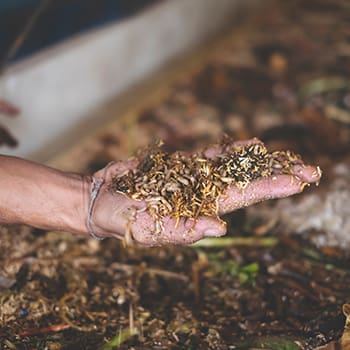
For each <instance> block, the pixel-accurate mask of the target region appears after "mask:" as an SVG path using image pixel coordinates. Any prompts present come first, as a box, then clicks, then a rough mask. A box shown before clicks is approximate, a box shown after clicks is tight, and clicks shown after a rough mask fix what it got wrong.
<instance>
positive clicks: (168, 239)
mask: <svg viewBox="0 0 350 350" xmlns="http://www.w3.org/2000/svg"><path fill="white" fill-rule="evenodd" d="M252 142H253V143H254V142H259V141H257V140H254V141H251V140H250V141H245V143H252ZM213 149H214V148H212V149H210V150H209V153H210V151H213ZM213 152H214V153H215V149H214V151H213ZM137 164H138V161H137V160H129V161H125V162H117V163H111V164H109V165H108V166H107V167H105V168H104V169H102V170H100V171H98V172H97V173H95V174H94V177H95V178H103V179H104V185H103V186H102V188H101V190H100V193H99V195H98V198H97V201H96V204H95V207H94V212H93V224H94V228H95V230H96V233H97V234H98V235H100V236H107V237H108V236H110V237H117V238H120V239H123V238H126V239H128V238H130V237H132V238H133V239H134V240H136V241H138V242H139V243H142V244H145V245H161V244H167V243H172V244H190V243H193V242H196V241H198V240H200V239H202V238H204V237H208V236H215V237H219V236H222V235H224V234H225V233H226V227H225V224H224V223H223V221H221V220H220V219H219V218H218V217H217V216H213V217H208V216H200V217H199V218H198V219H196V220H195V221H194V220H190V219H187V220H185V219H184V218H181V219H180V220H179V221H178V222H177V220H176V219H175V218H172V217H170V216H166V217H165V218H163V220H162V230H161V233H159V232H158V230H157V232H155V221H154V218H153V217H152V216H151V215H150V214H149V212H148V210H147V204H146V203H145V202H144V201H135V200H132V199H130V198H129V197H127V196H126V195H124V194H120V193H112V192H111V191H110V189H109V188H108V184H109V183H110V182H111V181H112V178H113V177H115V176H119V175H121V174H123V173H125V172H126V171H128V170H131V169H134V168H135V167H136V166H137ZM320 176H321V174H320V171H319V169H318V168H315V167H312V166H307V165H304V164H298V165H295V166H294V168H293V172H292V174H288V175H285V174H283V175H274V176H269V177H265V178H259V179H256V180H254V181H252V182H251V183H250V184H248V186H247V187H246V188H245V189H244V190H242V189H240V188H239V187H237V186H235V185H230V186H229V187H228V188H227V190H226V191H225V194H224V196H222V197H221V198H220V199H219V210H218V211H219V212H218V214H219V215H222V214H225V213H229V212H232V211H234V210H237V209H239V208H243V207H246V206H249V205H252V204H255V203H258V202H261V201H263V200H267V199H273V198H281V197H287V196H290V195H293V194H296V193H299V192H302V190H303V189H304V187H305V185H306V184H309V183H314V182H318V181H319V180H320Z"/></svg>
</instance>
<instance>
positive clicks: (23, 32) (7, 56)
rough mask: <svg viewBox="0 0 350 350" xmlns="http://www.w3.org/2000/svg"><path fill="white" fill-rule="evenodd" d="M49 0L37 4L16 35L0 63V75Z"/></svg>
mask: <svg viewBox="0 0 350 350" xmlns="http://www.w3.org/2000/svg"><path fill="white" fill-rule="evenodd" d="M50 1H51V0H42V1H41V2H40V4H39V6H38V7H37V8H36V9H35V10H34V12H33V13H32V14H31V15H30V17H29V18H28V20H27V22H26V23H25V25H24V27H23V29H22V30H21V32H20V33H19V34H18V35H17V37H16V39H15V41H14V42H13V43H12V45H11V46H10V48H9V49H8V51H7V52H6V54H5V55H4V57H3V59H2V60H1V62H0V73H1V72H2V71H3V69H4V67H5V66H6V65H7V63H8V62H9V61H10V60H11V59H12V58H13V57H15V55H16V54H17V52H18V50H19V49H20V48H21V46H22V45H23V43H24V41H25V40H26V39H27V37H28V35H29V33H30V32H31V30H32V29H33V27H34V24H35V22H36V21H37V20H38V18H39V16H40V15H41V13H42V12H43V11H44V9H45V8H46V6H47V5H48V4H49V2H50Z"/></svg>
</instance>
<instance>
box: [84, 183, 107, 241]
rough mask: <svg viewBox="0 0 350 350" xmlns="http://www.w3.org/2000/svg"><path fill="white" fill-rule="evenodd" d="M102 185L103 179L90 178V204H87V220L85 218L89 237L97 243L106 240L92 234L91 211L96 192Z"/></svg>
mask: <svg viewBox="0 0 350 350" xmlns="http://www.w3.org/2000/svg"><path fill="white" fill-rule="evenodd" d="M103 183H104V179H103V178H100V179H95V178H94V177H92V181H91V192H90V202H89V208H88V214H87V218H86V226H87V229H88V232H89V235H90V236H91V237H92V238H93V239H96V240H97V241H102V240H104V239H105V238H106V237H100V236H97V235H96V234H95V233H94V230H93V228H92V225H91V217H92V209H93V207H94V204H95V200H96V198H97V195H98V192H99V191H100V188H101V186H102V184H103Z"/></svg>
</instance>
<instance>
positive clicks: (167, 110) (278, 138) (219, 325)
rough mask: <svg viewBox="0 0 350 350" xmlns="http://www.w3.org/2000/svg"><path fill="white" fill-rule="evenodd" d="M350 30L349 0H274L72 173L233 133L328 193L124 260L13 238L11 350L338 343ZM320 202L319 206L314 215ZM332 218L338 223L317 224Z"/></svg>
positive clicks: (59, 241) (51, 240)
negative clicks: (298, 164)
mask: <svg viewBox="0 0 350 350" xmlns="http://www.w3.org/2000/svg"><path fill="white" fill-rule="evenodd" d="M349 19H350V8H349V5H348V3H347V2H346V1H341V0H310V1H307V2H305V1H301V0H298V1H293V2H286V1H274V2H272V3H271V4H269V5H268V6H267V7H266V8H264V9H262V10H260V12H259V13H258V14H255V15H254V17H252V18H250V19H249V21H248V23H247V24H246V25H244V26H242V29H235V31H234V32H232V34H230V35H228V37H227V38H226V39H225V40H224V42H223V43H221V44H220V45H217V47H216V49H215V50H212V51H211V54H210V57H209V59H208V60H207V61H206V62H205V63H204V64H202V66H201V67H197V68H196V70H195V71H194V72H193V73H192V74H188V76H186V77H182V78H181V79H180V80H178V81H177V82H176V83H175V84H173V86H172V87H171V89H170V92H169V93H168V95H167V96H166V97H165V98H164V99H162V100H161V101H159V103H156V104H154V105H149V106H148V107H145V108H144V110H143V111H142V112H141V113H139V114H138V115H137V116H136V118H134V119H133V121H132V122H128V123H126V122H125V121H122V120H121V121H119V120H118V121H116V123H115V125H114V126H113V127H110V128H109V130H108V132H107V131H106V133H105V134H104V135H102V136H101V135H100V136H98V137H97V138H95V139H92V140H91V145H89V146H87V148H85V149H84V148H82V149H80V150H79V152H80V153H79V152H75V153H74V154H73V153H72V163H71V168H70V170H73V171H74V170H76V169H79V170H81V171H85V172H92V171H94V170H96V169H98V168H100V167H102V166H104V165H105V164H107V162H108V161H110V160H115V159H125V157H126V156H131V155H133V151H134V150H136V149H138V148H139V147H143V146H145V145H147V144H149V143H151V142H152V141H153V140H154V137H155V136H156V137H157V138H159V139H163V140H164V142H165V145H166V147H167V151H169V152H173V151H175V150H178V149H180V150H189V151H194V150H197V149H199V148H200V147H203V146H206V145H208V144H209V143H212V142H215V141H217V140H218V138H219V136H220V135H222V133H227V134H229V135H230V136H232V137H233V138H235V139H237V140H243V139H248V138H251V137H254V136H256V137H258V138H260V139H262V140H263V141H264V143H265V145H266V146H267V147H268V149H269V150H274V149H275V150H276V149H291V150H292V151H293V152H295V153H298V154H301V155H302V157H303V159H304V160H305V162H306V163H311V164H318V165H320V167H321V168H322V170H323V178H322V183H321V184H320V186H319V187H311V188H309V189H306V190H305V191H304V193H303V194H301V195H298V196H295V197H293V198H290V199H288V202H289V204H288V205H289V206H288V205H287V204H283V206H282V205H281V204H280V203H281V201H280V200H275V201H271V202H268V203H264V204H262V205H263V207H261V210H262V209H265V210H266V209H268V212H269V215H261V214H260V215H259V213H260V211H258V210H257V211H255V212H254V213H253V214H252V213H251V212H250V211H249V209H244V210H239V211H236V212H234V213H232V214H230V215H227V216H225V217H224V218H223V219H224V220H226V221H227V224H228V234H227V236H226V237H223V238H220V239H211V240H204V241H202V242H201V243H199V244H198V245H195V246H189V247H179V246H165V247H157V248H144V247H140V246H132V247H127V248H125V247H124V246H123V245H122V243H121V242H119V241H115V240H109V239H108V240H105V241H102V242H96V241H94V240H92V239H89V238H85V237H77V236H73V235H70V234H62V233H57V232H44V231H40V230H35V229H30V228H27V227H2V228H1V235H0V349H32V348H35V349H113V348H118V349H133V348H134V349H184V348H185V349H251V348H254V349H259V348H264V349H315V348H317V347H319V346H321V345H323V344H327V343H330V342H332V341H337V339H339V338H340V337H341V335H342V333H343V328H344V325H345V319H346V318H345V314H346V313H345V314H344V313H343V309H344V310H345V311H346V310H348V307H346V306H344V305H345V304H347V303H349V295H350V268H349V266H350V257H349V252H350V246H349V243H348V242H349V239H348V238H346V237H347V236H348V235H349V232H346V230H343V229H342V228H344V227H347V226H346V222H347V221H345V220H344V217H343V216H342V214H341V213H343V212H344V213H346V211H345V209H344V210H343V211H339V210H333V209H334V208H339V201H341V207H344V208H345V207H349V200H350V199H349V197H347V198H346V197H344V196H342V195H341V194H342V193H344V192H343V191H341V188H343V189H344V190H346V186H345V187H341V186H343V185H341V186H340V187H339V186H337V185H335V182H337V181H338V182H340V183H341V184H344V183H348V179H349V167H350V157H349V144H350V102H349V99H350V85H349V81H348V79H347V77H348V76H349V73H350V59H349V54H348V46H349V36H350V21H349ZM123 123H124V124H123ZM121 125H122V127H121ZM125 135H127V136H125ZM87 150H88V151H87ZM80 154H83V155H84V157H79V155H80ZM75 157H76V158H75ZM78 160H79V161H78ZM339 169H340V170H339ZM335 189H336V190H335ZM309 197H312V198H320V199H323V200H317V199H316V200H315V199H314V201H313V203H318V205H311V206H310V205H309V204H308V203H307V204H308V205H309V206H305V207H304V209H305V208H306V209H305V210H304V211H303V207H302V206H301V207H300V205H301V204H302V203H303V201H307V198H309ZM338 198H339V199H338ZM320 202H321V203H320ZM284 203H286V202H284ZM326 203H329V204H327V205H326ZM305 205H306V204H305ZM281 206H282V207H283V211H281V210H282V209H280V207H281ZM315 207H316V212H315V211H313V210H311V209H310V208H315ZM254 208H255V207H254ZM256 208H258V207H256ZM330 208H331V209H330ZM332 208H333V209H332ZM317 210H318V211H317ZM261 212H262V211H261ZM288 213H290V215H289V216H288ZM301 213H303V215H304V218H305V219H303V220H299V221H297V223H296V220H292V219H294V216H298V217H299V215H300V216H301ZM305 213H309V215H308V218H307V220H306V216H307V215H306V214H305ZM320 213H322V214H320ZM324 213H327V215H330V217H331V218H332V217H333V215H335V216H334V217H338V216H339V217H340V219H337V223H338V224H336V223H334V224H332V223H331V221H330V220H320V219H319V218H320V217H323V218H324V215H323V214H324ZM329 213H330V214H329ZM332 213H333V214H332ZM301 217H302V216H301ZM311 217H317V218H318V221H317V222H321V224H317V225H316V224H313V225H311V224H310V221H311V219H310V218H311ZM289 219H290V222H292V223H293V224H290V225H286V222H288V220H289ZM300 221H301V222H300ZM306 223H307V225H306ZM339 223H340V224H339ZM302 225H304V226H302ZM337 225H338V226H337ZM342 225H343V226H342ZM303 227H304V228H303ZM337 227H338V228H339V230H337ZM302 228H303V229H302ZM342 235H343V236H342ZM322 237H325V239H322ZM334 237H336V239H333V238H334ZM342 237H344V239H342ZM345 238H346V239H345ZM348 324H349V321H348ZM347 330H349V327H347ZM347 334H348V333H345V334H344V336H343V338H342V341H339V344H340V343H341V342H342V343H343V344H345V346H344V347H343V348H344V349H345V348H346V346H349V344H348V341H347V339H348V338H349V336H348V335H347ZM346 342H347V343H346ZM339 344H338V343H333V345H332V346H333V348H336V347H337V346H338V347H339V346H340V345H339ZM329 349H331V348H330V347H329Z"/></svg>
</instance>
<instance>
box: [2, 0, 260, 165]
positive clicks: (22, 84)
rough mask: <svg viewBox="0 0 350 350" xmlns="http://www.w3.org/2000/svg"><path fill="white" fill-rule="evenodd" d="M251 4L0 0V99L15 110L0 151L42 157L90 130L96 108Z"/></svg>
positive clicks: (225, 0)
mask: <svg viewBox="0 0 350 350" xmlns="http://www.w3.org/2000/svg"><path fill="white" fill-rule="evenodd" d="M257 2H258V1H256V0H249V1H239V0H219V1H213V0H203V1H199V0H189V1H187V0H178V1H175V0H163V1H160V0H158V1H157V0H131V1H116V0H114V1H113V0H102V1H95V0H88V1H82V0H74V1H68V0H67V1H65V0H64V1H53V0H16V1H10V0H4V1H1V4H0V68H1V72H2V74H1V76H0V98H1V99H2V100H6V101H7V102H9V103H11V104H12V105H15V106H16V108H18V109H19V110H20V111H21V113H20V117H18V118H11V119H7V120H5V118H3V117H1V121H0V123H1V124H0V125H2V131H1V133H2V135H3V139H4V140H5V139H6V140H7V142H4V141H3V145H2V146H0V152H2V153H5V154H13V155H20V156H24V157H28V158H31V159H37V160H47V159H48V158H50V156H51V155H53V154H55V153H57V152H59V151H60V150H61V149H62V146H63V145H67V144H71V142H72V141H74V140H76V137H77V131H78V130H80V131H81V133H83V134H84V133H86V132H88V131H89V130H91V129H92V128H93V127H94V126H96V123H97V119H98V118H97V117H96V116H93V115H92V114H94V113H93V112H94V111H95V110H96V109H97V108H99V107H100V106H102V105H103V104H104V103H106V102H108V101H110V100H111V99H113V98H115V97H116V96H118V95H120V94H121V93H123V92H125V91H126V90H127V89H128V88H130V87H131V86H132V85H134V84H135V83H137V82H140V81H142V80H143V79H145V77H147V76H149V75H150V74H151V73H152V72H155V71H157V70H159V69H160V67H162V66H163V65H164V64H165V63H167V62H169V60H172V59H174V58H176V57H178V56H179V55H183V54H184V53H186V52H189V51H190V50H193V49H194V48H195V47H198V45H199V44H201V43H203V42H205V41H207V40H209V39H210V38H212V37H213V35H215V34H217V33H219V32H221V31H222V30H223V29H224V28H227V26H228V24H229V23H233V21H234V20H238V17H239V16H240V14H241V13H242V11H245V10H247V9H248V8H249V7H251V5H252V4H253V3H257ZM13 114H14V113H13ZM95 114H96V113H95ZM87 121H88V122H87ZM102 122H103V120H102V119H101V118H100V119H99V120H98V123H102ZM73 129H74V130H73ZM16 141H20V142H18V143H17V142H16ZM5 143H6V145H5ZM15 144H16V145H17V147H16V148H13V147H9V146H11V145H12V146H14V145H15Z"/></svg>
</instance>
